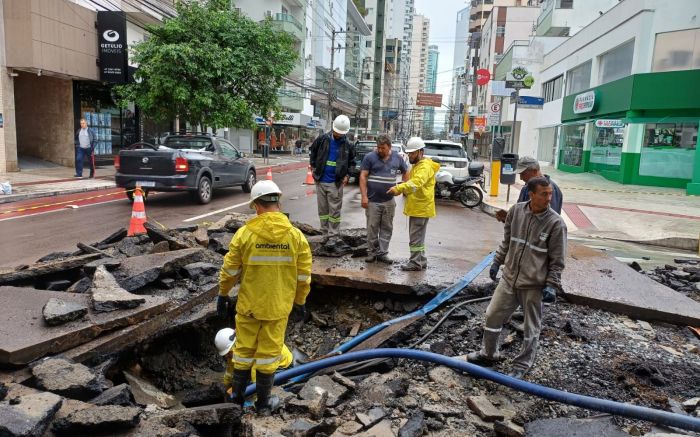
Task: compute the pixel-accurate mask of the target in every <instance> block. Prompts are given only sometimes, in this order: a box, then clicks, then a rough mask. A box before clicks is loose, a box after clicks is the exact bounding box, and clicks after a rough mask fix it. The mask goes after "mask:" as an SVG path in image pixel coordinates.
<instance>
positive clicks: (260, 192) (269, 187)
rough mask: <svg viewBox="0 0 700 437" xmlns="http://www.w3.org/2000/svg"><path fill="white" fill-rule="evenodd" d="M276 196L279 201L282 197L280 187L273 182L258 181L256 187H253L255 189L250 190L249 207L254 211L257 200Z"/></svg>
mask: <svg viewBox="0 0 700 437" xmlns="http://www.w3.org/2000/svg"><path fill="white" fill-rule="evenodd" d="M274 194H276V195H277V200H279V198H280V197H281V196H282V190H280V187H278V186H277V184H276V183H274V182H272V181H258V182H257V183H256V184H255V185H253V189H252V190H250V203H249V204H248V206H250V208H251V209H252V208H253V202H254V201H255V199H258V198H260V197H263V196H270V195H274ZM270 200H274V199H270Z"/></svg>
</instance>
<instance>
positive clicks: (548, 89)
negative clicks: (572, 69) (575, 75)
mask: <svg viewBox="0 0 700 437" xmlns="http://www.w3.org/2000/svg"><path fill="white" fill-rule="evenodd" d="M563 85H564V76H557V77H555V78H554V79H552V80H549V81H547V82H545V83H543V84H542V97H544V101H545V103H547V102H551V101H554V100H558V99H561V91H562V88H563Z"/></svg>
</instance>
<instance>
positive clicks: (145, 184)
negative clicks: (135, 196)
mask: <svg viewBox="0 0 700 437" xmlns="http://www.w3.org/2000/svg"><path fill="white" fill-rule="evenodd" d="M136 185H139V186H141V187H155V186H156V183H155V182H153V181H136Z"/></svg>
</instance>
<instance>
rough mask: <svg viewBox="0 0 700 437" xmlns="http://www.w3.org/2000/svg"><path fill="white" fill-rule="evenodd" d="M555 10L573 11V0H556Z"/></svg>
mask: <svg viewBox="0 0 700 437" xmlns="http://www.w3.org/2000/svg"><path fill="white" fill-rule="evenodd" d="M556 7H557V9H573V8H574V0H557V5H556Z"/></svg>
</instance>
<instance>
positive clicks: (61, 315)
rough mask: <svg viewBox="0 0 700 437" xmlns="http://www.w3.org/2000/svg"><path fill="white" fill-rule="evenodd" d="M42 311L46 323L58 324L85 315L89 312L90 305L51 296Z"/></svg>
mask: <svg viewBox="0 0 700 437" xmlns="http://www.w3.org/2000/svg"><path fill="white" fill-rule="evenodd" d="M41 311H42V313H43V315H44V320H45V321H46V324H48V325H50V326H56V325H61V324H63V323H66V322H70V321H73V320H77V319H79V318H81V317H83V316H85V315H86V314H87V312H88V307H87V306H86V305H83V304H80V303H76V302H66V301H65V300H62V299H56V298H51V299H49V301H48V302H46V305H44V308H43V309H42V310H41Z"/></svg>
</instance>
